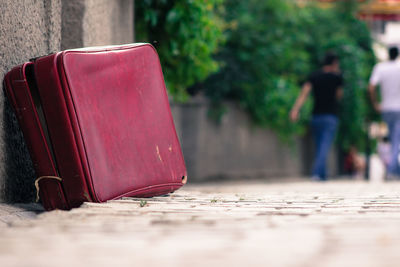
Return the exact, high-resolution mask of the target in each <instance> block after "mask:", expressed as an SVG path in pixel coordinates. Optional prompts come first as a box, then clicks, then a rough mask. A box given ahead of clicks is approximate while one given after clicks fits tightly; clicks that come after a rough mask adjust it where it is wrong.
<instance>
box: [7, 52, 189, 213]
mask: <svg viewBox="0 0 400 267" xmlns="http://www.w3.org/2000/svg"><path fill="white" fill-rule="evenodd" d="M27 64H33V66H32V67H33V69H34V73H35V78H34V79H35V84H37V89H38V93H39V95H40V102H41V104H42V108H43V112H44V117H45V122H46V124H47V128H48V132H49V136H50V140H51V141H46V138H45V137H44V134H43V129H42V127H41V126H40V123H39V119H38V114H37V112H36V110H35V108H33V107H34V105H33V100H32V96H30V94H29V89H31V88H29V84H28V83H25V84H24V86H16V85H13V83H15V84H18V83H17V82H15V81H14V80H26V78H25V77H24V75H25V74H24V73H23V72H20V73H21V75H22V77H14V76H12V75H11V74H9V75H8V78H7V79H6V88H7V91H8V92H9V93H8V95H9V97H10V98H11V99H13V103H14V105H13V106H14V108H15V109H16V113H17V114H18V112H19V111H18V110H21V107H22V106H23V107H25V106H30V110H29V111H25V113H27V115H25V117H24V116H22V117H24V119H20V118H19V122H20V124H21V128H22V130H23V132H24V136H25V139H26V141H27V143H28V148H29V150H30V153H31V156H32V159H33V161H34V164H35V168H36V172H37V174H38V175H39V176H43V175H54V176H59V177H61V178H62V182H61V183H60V182H57V181H51V180H48V179H43V180H41V182H40V186H41V191H42V192H41V198H42V201H43V204H44V206H45V208H46V209H54V208H60V209H67V208H72V207H77V206H79V205H80V204H82V203H83V202H84V201H95V202H103V201H107V200H110V199H115V198H119V197H122V196H137V197H149V196H155V195H162V194H165V193H169V192H173V191H174V190H176V189H178V188H180V187H181V186H182V185H183V182H185V181H183V178H184V177H186V176H187V174H186V168H185V164H184V160H183V155H182V152H181V148H180V144H179V141H178V138H177V135H176V132H175V127H174V124H173V120H172V116H171V111H170V108H169V101H168V97H167V93H166V89H165V85H164V79H163V75H162V71H161V66H160V62H159V59H158V56H157V53H156V51H155V50H154V48H153V47H152V46H151V45H149V44H132V45H124V46H117V47H107V48H91V49H81V50H80V49H77V50H67V51H63V52H59V53H57V54H53V55H49V56H45V57H42V58H39V59H37V60H36V61H35V62H34V63H27ZM27 64H25V65H27ZM19 68H23V67H19ZM12 72H13V71H11V72H10V73H12ZM14 72H18V71H16V70H14ZM25 76H26V75H25ZM7 81H8V82H7ZM20 87H23V88H27V89H25V91H26V92H28V94H27V96H26V97H22V98H21V99H16V97H15V96H14V95H15V94H16V93H15V92H16V91H21V90H20ZM30 87H32V86H30ZM29 101H30V102H29ZM25 102H27V103H28V104H27V103H25ZM19 117H21V116H19ZM27 121H29V122H27ZM49 147H51V148H52V149H53V151H54V158H55V159H54V160H52V156H51V153H50V149H49ZM37 158H39V160H37ZM53 161H54V162H53ZM44 165H46V167H43V166H44ZM42 169H44V171H43V170H42ZM46 184H49V185H51V186H46ZM54 185H56V186H59V187H60V188H61V189H62V191H61V193H60V192H58V193H54V192H55V191H57V190H58V189H56V190H55V189H54V188H53V187H54ZM47 187H51V188H47ZM52 192H53V193H52ZM48 198H50V199H48ZM63 202H64V203H63Z"/></svg>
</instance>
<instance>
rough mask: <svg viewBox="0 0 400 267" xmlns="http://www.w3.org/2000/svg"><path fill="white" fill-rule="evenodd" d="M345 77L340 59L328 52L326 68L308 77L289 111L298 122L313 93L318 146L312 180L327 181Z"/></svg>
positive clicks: (314, 127) (313, 131)
mask: <svg viewBox="0 0 400 267" xmlns="http://www.w3.org/2000/svg"><path fill="white" fill-rule="evenodd" d="M342 85H343V78H342V75H341V73H340V68H339V59H338V57H337V56H336V55H335V54H332V53H327V54H326V55H325V58H324V62H323V66H322V68H321V69H320V70H317V71H315V72H313V73H311V75H310V76H309V77H308V79H307V81H306V82H305V83H304V85H303V87H302V89H301V92H300V94H299V96H298V98H297V100H296V102H295V104H294V106H293V108H292V110H291V111H290V119H291V120H292V121H293V122H295V121H297V120H298V117H299V111H300V109H301V107H302V106H303V104H304V102H305V101H306V99H307V97H308V95H309V94H310V92H312V97H313V100H314V107H313V112H312V119H311V129H312V134H313V138H314V142H315V146H316V152H315V157H314V163H313V169H312V179H313V180H318V181H324V180H326V160H327V157H328V154H329V150H330V147H331V146H332V143H333V141H334V139H335V136H336V130H337V127H338V122H339V120H338V116H337V113H338V108H339V100H340V99H341V98H342V96H343V89H342Z"/></svg>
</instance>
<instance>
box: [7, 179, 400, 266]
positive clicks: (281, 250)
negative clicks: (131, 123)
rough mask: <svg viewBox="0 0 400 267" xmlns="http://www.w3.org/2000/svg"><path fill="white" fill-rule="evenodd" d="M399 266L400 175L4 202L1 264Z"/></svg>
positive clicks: (193, 186)
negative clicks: (76, 203) (60, 204)
mask: <svg viewBox="0 0 400 267" xmlns="http://www.w3.org/2000/svg"><path fill="white" fill-rule="evenodd" d="M94 265H96V266H174V267H177V266H190V267H196V266H296V267H297V266H298V267H306V266H318V267H330V266H352V267H354V266H363V267H369V266H371V267H372V266H393V267H394V266H400V182H390V183H383V184H371V183H365V182H350V181H347V182H346V181H335V182H327V183H311V182H291V183H276V184H271V183H262V182H250V183H221V184H203V185H187V186H185V188H183V189H181V190H179V191H177V192H176V193H174V194H171V195H169V196H164V197H156V198H151V199H137V198H123V199H121V200H115V201H109V202H107V203H103V204H97V203H85V204H83V205H82V207H80V208H78V209H73V210H71V211H52V212H42V209H41V207H40V206H39V205H37V204H26V205H14V206H10V205H6V204H0V266H2V267H3V266H13V267H14V266H18V267H19V266H33V267H35V266H38V267H42V266H44V267H46V266H94Z"/></svg>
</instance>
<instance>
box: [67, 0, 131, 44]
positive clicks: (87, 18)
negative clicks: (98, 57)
mask: <svg viewBox="0 0 400 267" xmlns="http://www.w3.org/2000/svg"><path fill="white" fill-rule="evenodd" d="M133 13H134V10H133V0H63V1H62V40H61V48H62V49H70V48H78V47H85V46H97V45H112V44H126V43H132V42H133V39H134V38H133Z"/></svg>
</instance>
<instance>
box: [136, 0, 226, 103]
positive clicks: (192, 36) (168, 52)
mask: <svg viewBox="0 0 400 267" xmlns="http://www.w3.org/2000/svg"><path fill="white" fill-rule="evenodd" d="M221 3H222V0H175V1H173V0H141V1H136V2H135V8H136V18H135V23H136V41H138V42H141V41H143V42H151V43H153V44H154V45H155V46H156V48H157V51H158V54H159V56H160V60H161V63H162V65H163V72H164V75H165V80H166V84H167V88H168V90H169V92H170V93H171V94H172V95H173V96H174V98H175V100H177V101H183V100H185V99H187V97H188V95H187V93H186V89H187V88H188V87H189V86H191V85H193V84H194V83H196V82H200V81H202V80H204V79H205V78H207V77H208V76H209V74H210V73H213V72H215V71H217V70H218V63H217V62H216V61H215V60H214V59H213V58H212V54H213V53H214V52H215V51H216V49H217V47H218V45H219V44H220V43H221V42H222V41H223V35H222V27H223V24H222V22H221V20H219V19H218V17H217V16H216V12H215V10H216V8H217V7H218V6H220V5H221Z"/></svg>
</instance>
